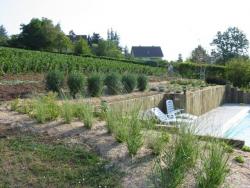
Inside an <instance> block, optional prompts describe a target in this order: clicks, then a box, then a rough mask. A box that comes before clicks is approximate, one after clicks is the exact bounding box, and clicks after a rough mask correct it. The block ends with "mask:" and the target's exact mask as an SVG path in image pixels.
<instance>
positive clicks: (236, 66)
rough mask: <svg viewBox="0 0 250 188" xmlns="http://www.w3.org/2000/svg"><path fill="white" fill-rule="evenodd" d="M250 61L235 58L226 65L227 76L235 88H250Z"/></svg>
mask: <svg viewBox="0 0 250 188" xmlns="http://www.w3.org/2000/svg"><path fill="white" fill-rule="evenodd" d="M249 73H250V61H249V60H246V59H241V58H235V59H232V60H231V61H229V62H228V63H227V65H226V76H227V79H228V80H230V81H231V82H232V83H233V85H234V86H238V87H243V86H248V85H249V82H250V76H249V75H250V74H249Z"/></svg>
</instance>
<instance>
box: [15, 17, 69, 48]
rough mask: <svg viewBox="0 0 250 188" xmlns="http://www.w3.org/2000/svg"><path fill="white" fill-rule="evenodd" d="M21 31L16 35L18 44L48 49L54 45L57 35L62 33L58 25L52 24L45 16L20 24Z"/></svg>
mask: <svg viewBox="0 0 250 188" xmlns="http://www.w3.org/2000/svg"><path fill="white" fill-rule="evenodd" d="M21 30H22V31H21V33H20V34H19V36H18V41H19V43H20V44H19V45H20V46H24V47H25V48H28V49H32V50H49V51H52V50H53V49H54V47H55V41H56V40H57V38H58V35H64V34H63V32H62V31H61V28H60V25H59V24H57V25H55V26H54V25H53V22H52V21H51V20H49V19H47V18H42V19H41V20H40V19H37V18H33V19H32V20H31V21H30V23H28V24H26V25H25V24H21Z"/></svg>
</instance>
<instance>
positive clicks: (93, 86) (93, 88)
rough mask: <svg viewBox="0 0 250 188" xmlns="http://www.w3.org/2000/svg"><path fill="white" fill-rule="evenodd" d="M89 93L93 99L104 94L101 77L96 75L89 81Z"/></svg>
mask: <svg viewBox="0 0 250 188" xmlns="http://www.w3.org/2000/svg"><path fill="white" fill-rule="evenodd" d="M87 85H88V93H89V95H90V96H92V97H98V96H100V95H101V94H102V90H103V79H102V77H101V75H99V74H94V75H92V76H90V77H89V78H88V80H87Z"/></svg>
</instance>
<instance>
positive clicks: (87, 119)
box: [83, 104, 94, 129]
mask: <svg viewBox="0 0 250 188" xmlns="http://www.w3.org/2000/svg"><path fill="white" fill-rule="evenodd" d="M93 121H94V109H93V107H92V106H91V105H90V104H83V123H84V126H85V127H86V128H88V129H91V128H92V126H93Z"/></svg>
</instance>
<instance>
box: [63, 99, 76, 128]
mask: <svg viewBox="0 0 250 188" xmlns="http://www.w3.org/2000/svg"><path fill="white" fill-rule="evenodd" d="M61 117H62V118H63V119H64V122H65V123H71V121H72V119H73V117H74V111H73V105H72V104H70V103H68V102H65V103H63V104H62V107H61Z"/></svg>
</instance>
